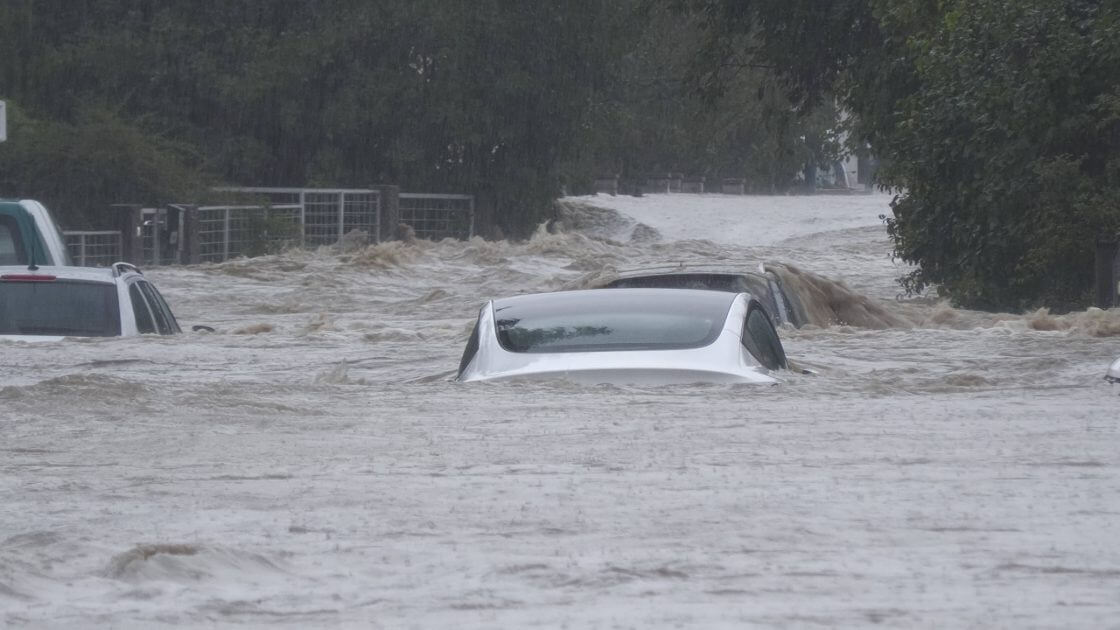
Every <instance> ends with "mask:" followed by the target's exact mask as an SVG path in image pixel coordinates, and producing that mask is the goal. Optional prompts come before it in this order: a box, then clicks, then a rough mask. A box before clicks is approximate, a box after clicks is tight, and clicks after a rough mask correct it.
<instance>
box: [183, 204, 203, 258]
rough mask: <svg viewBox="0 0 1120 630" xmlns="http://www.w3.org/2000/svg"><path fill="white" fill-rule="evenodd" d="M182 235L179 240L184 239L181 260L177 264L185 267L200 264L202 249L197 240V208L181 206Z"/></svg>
mask: <svg viewBox="0 0 1120 630" xmlns="http://www.w3.org/2000/svg"><path fill="white" fill-rule="evenodd" d="M182 213H183V214H182V216H183V233H182V235H180V238H182V239H185V240H184V241H183V244H182V248H183V260H180V261H179V262H181V263H183V264H187V265H197V264H198V263H200V262H202V247H201V244H200V243H199V241H198V239H199V237H200V234H199V217H198V206H182Z"/></svg>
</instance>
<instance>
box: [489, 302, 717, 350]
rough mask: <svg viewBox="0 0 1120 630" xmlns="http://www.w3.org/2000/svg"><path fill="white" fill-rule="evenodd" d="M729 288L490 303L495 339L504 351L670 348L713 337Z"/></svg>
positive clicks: (709, 340) (701, 342)
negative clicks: (492, 312)
mask: <svg viewBox="0 0 1120 630" xmlns="http://www.w3.org/2000/svg"><path fill="white" fill-rule="evenodd" d="M734 298H735V295H734V294H731V293H717V292H714V291H689V292H688V293H687V295H677V294H676V292H673V293H672V294H671V295H666V293H664V292H658V293H649V292H645V291H613V290H612V291H589V292H580V293H563V292H561V293H553V294H547V295H539V296H533V297H532V299H525V298H522V299H517V300H510V301H508V302H507V301H500V302H496V303H495V305H494V315H495V323H496V328H497V334H498V342H499V343H500V344H501V345H502V347H503V348H505V349H506V350H509V351H510V352H527V353H546V352H599V351H610V350H674V349H684V348H699V347H701V346H706V345H708V344H710V343H712V342H713V341H715V339H716V337H718V336H719V333H720V331H721V330H723V322H724V320H725V319H726V318H727V311H728V309H729V308H730V306H731V302H732V301H733V300H734Z"/></svg>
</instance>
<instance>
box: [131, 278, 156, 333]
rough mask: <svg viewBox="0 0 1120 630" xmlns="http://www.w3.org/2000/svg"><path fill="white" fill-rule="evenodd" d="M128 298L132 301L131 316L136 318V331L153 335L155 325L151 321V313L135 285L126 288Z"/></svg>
mask: <svg viewBox="0 0 1120 630" xmlns="http://www.w3.org/2000/svg"><path fill="white" fill-rule="evenodd" d="M128 297H129V299H130V300H131V301H132V314H133V315H134V316H135V317H136V330H137V331H139V332H140V334H152V333H155V332H156V325H155V323H154V321H153V320H152V314H151V311H149V310H148V302H147V300H145V299H144V296H143V295H142V294H141V293H140V287H139V286H137V285H136V284H135V283H134V284H132V285H130V286H129V287H128Z"/></svg>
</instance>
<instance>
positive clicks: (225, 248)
mask: <svg viewBox="0 0 1120 630" xmlns="http://www.w3.org/2000/svg"><path fill="white" fill-rule="evenodd" d="M223 210H225V215H224V217H223V218H222V262H225V261H227V260H229V213H230V209H229V208H223Z"/></svg>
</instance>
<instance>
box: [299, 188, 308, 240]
mask: <svg viewBox="0 0 1120 630" xmlns="http://www.w3.org/2000/svg"><path fill="white" fill-rule="evenodd" d="M299 246H300V247H307V191H306V190H301V191H299Z"/></svg>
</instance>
